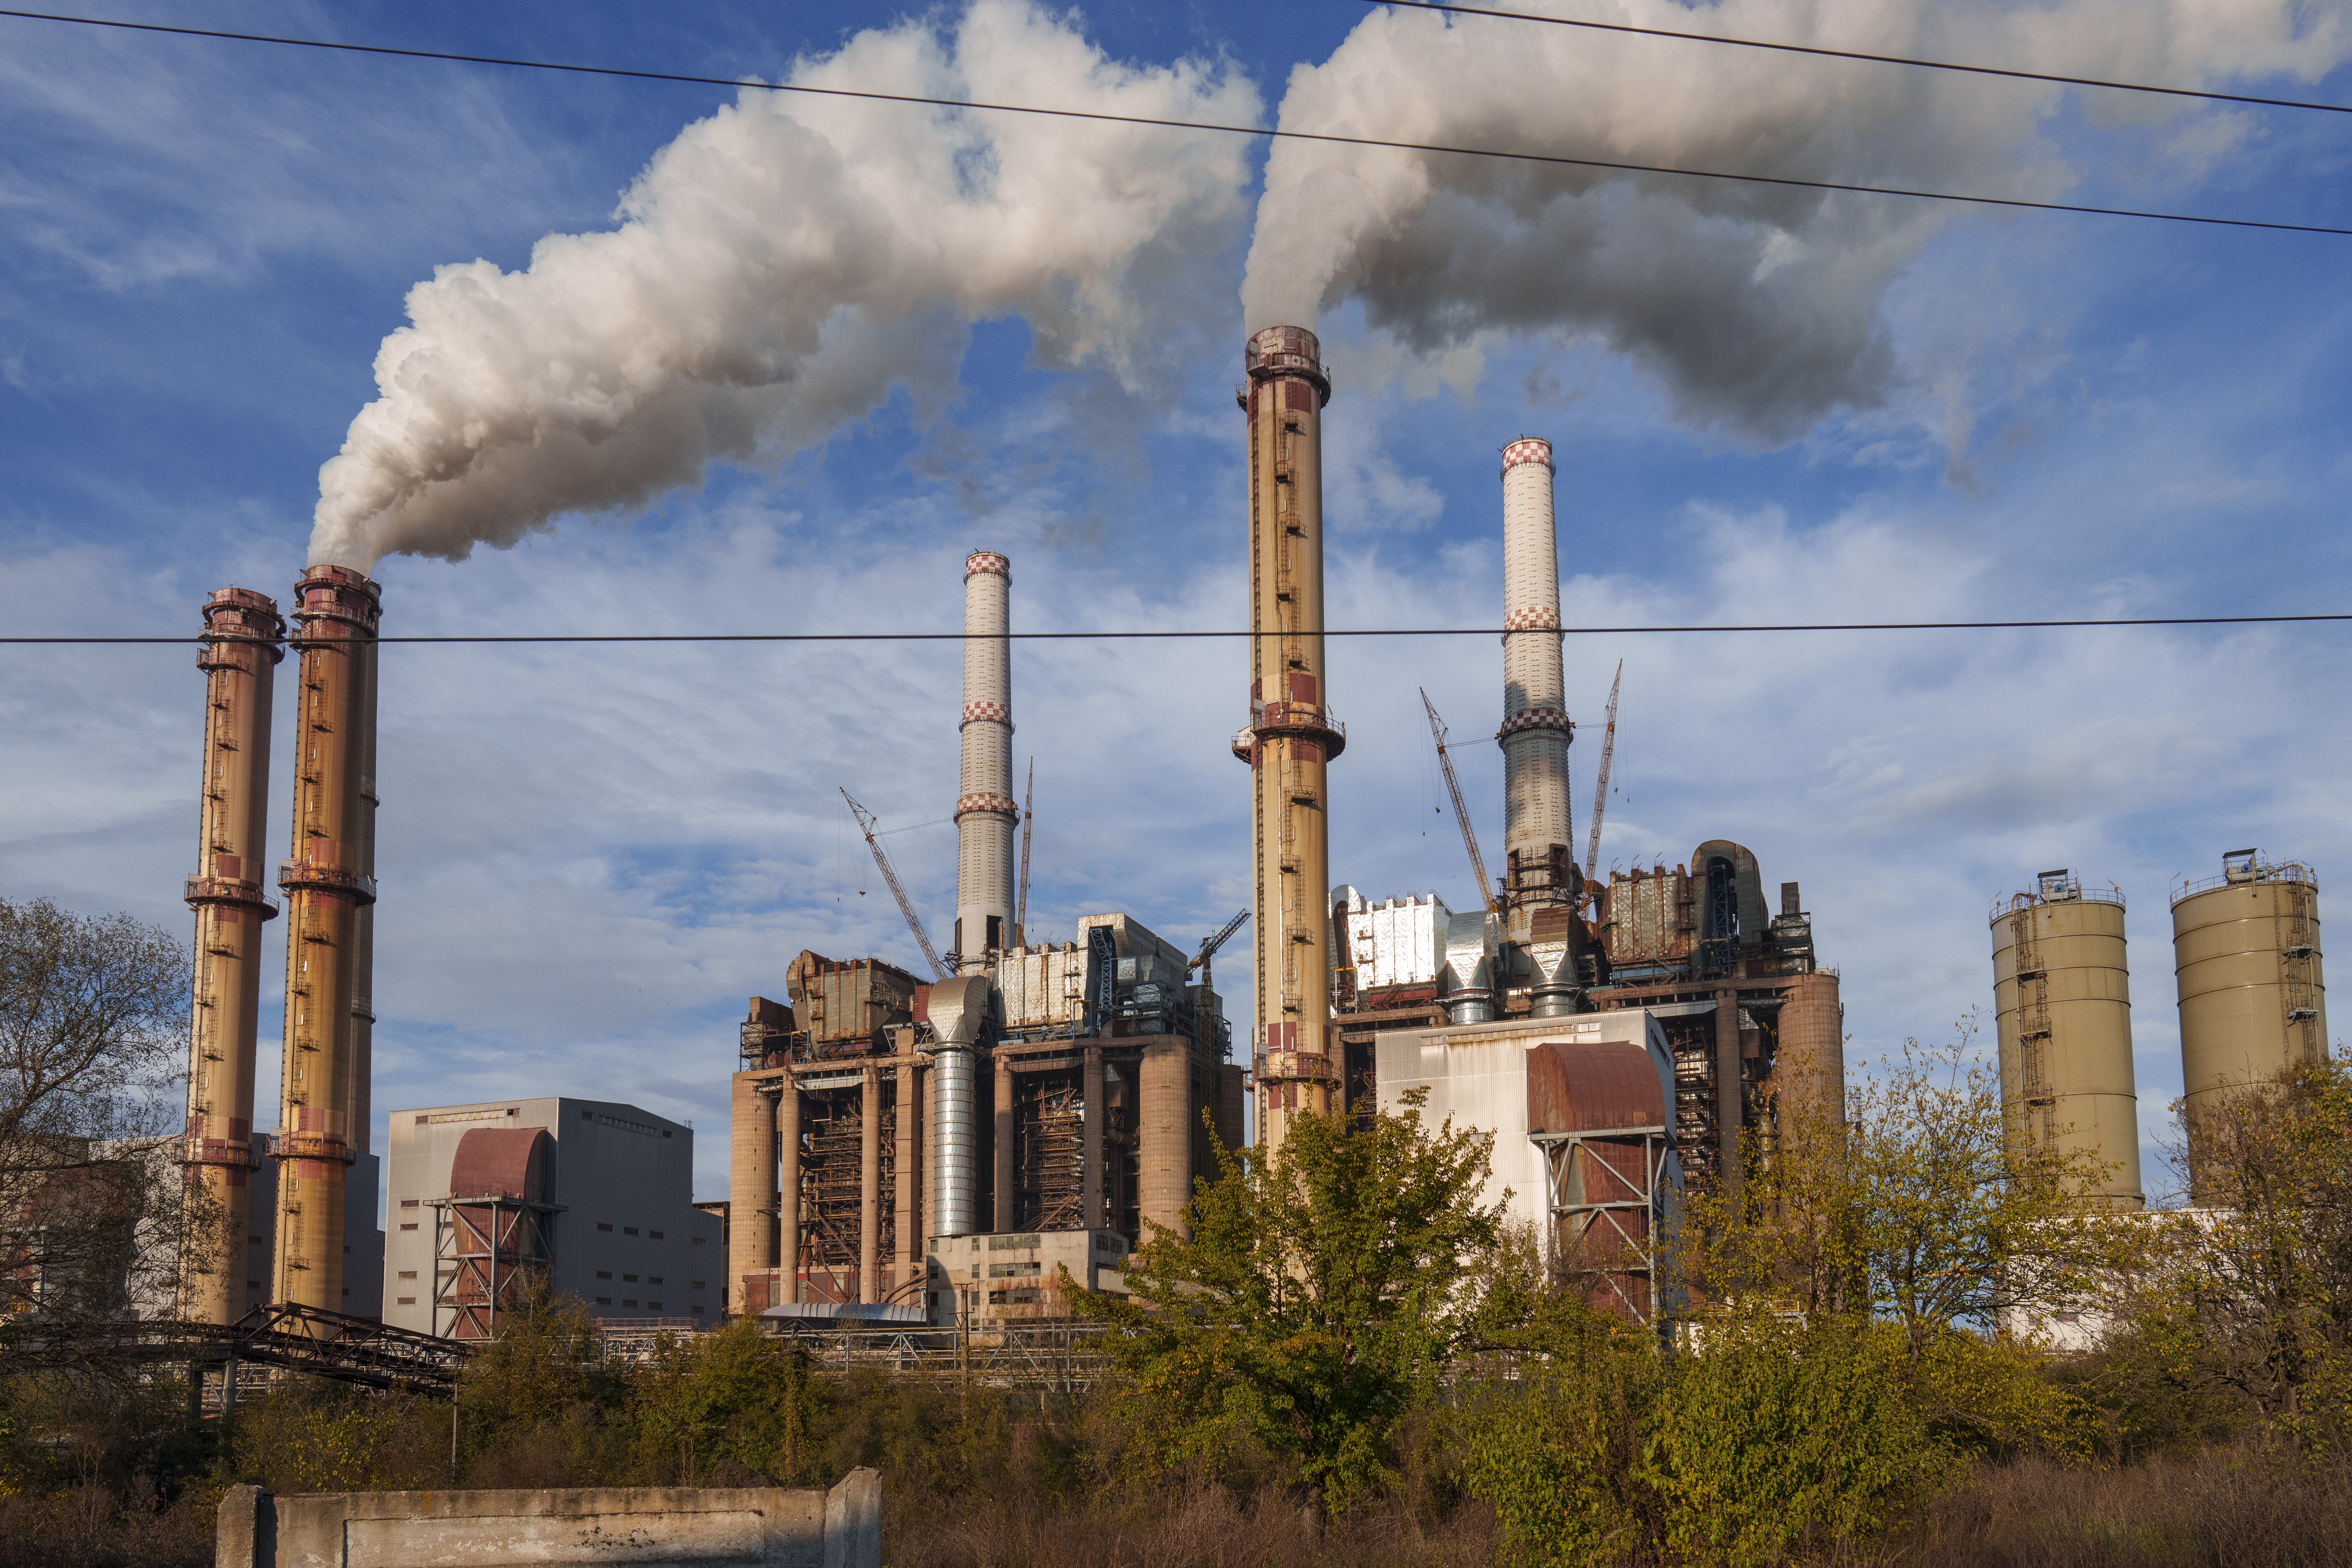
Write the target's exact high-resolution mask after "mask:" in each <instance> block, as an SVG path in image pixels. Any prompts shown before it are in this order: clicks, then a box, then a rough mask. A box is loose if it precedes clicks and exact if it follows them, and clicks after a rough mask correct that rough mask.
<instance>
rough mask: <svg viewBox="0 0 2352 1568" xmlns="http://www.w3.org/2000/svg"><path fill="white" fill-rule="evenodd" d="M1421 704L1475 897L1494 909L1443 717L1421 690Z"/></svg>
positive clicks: (1487, 908)
mask: <svg viewBox="0 0 2352 1568" xmlns="http://www.w3.org/2000/svg"><path fill="white" fill-rule="evenodd" d="M1421 705H1422V706H1423V708H1426V709H1428V710H1429V732H1430V733H1431V734H1432V735H1434V736H1435V737H1437V765H1438V766H1439V767H1441V768H1443V769H1444V770H1445V793H1446V794H1448V795H1452V796H1453V797H1454V821H1456V822H1458V823H1460V824H1461V825H1462V847H1464V848H1465V849H1467V850H1468V851H1470V869H1471V870H1472V871H1473V872H1475V874H1476V876H1477V878H1478V901H1479V902H1480V903H1482V904H1484V905H1486V910H1487V911H1488V912H1489V913H1495V912H1498V911H1497V906H1496V903H1495V889H1494V888H1493V887H1492V886H1491V885H1490V884H1489V883H1488V882H1487V880H1486V857H1485V856H1483V855H1481V854H1479V853H1478V835H1477V832H1476V831H1475V829H1474V828H1472V827H1471V826H1470V808H1469V807H1468V806H1466V805H1463V804H1462V786H1461V784H1458V783H1456V782H1455V780H1454V759H1453V758H1452V757H1450V756H1447V755H1446V754H1445V721H1444V720H1443V719H1440V718H1439V717H1438V716H1437V704H1435V703H1433V702H1432V701H1431V700H1429V693H1428V692H1427V691H1423V692H1422V694H1421Z"/></svg>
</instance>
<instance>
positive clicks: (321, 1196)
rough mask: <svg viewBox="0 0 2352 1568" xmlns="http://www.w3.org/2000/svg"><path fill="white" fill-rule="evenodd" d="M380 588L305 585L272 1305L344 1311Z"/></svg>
mask: <svg viewBox="0 0 2352 1568" xmlns="http://www.w3.org/2000/svg"><path fill="white" fill-rule="evenodd" d="M377 615H378V599H377V590H376V585H375V584H373V583H372V582H370V581H369V580H368V579H367V578H366V577H365V576H363V575H362V574H360V573H357V572H354V571H352V570H351V569H349V568H348V567H342V566H313V567H311V568H310V570H309V571H307V572H305V573H303V574H302V577H301V581H300V582H299V583H298V584H296V585H295V608H294V619H295V622H296V623H297V625H298V626H299V627H300V629H299V631H297V632H296V633H295V635H294V637H293V638H292V642H293V646H294V647H295V648H296V650H297V651H298V653H299V656H300V659H301V664H300V668H299V685H298V687H297V698H296V709H295V715H294V737H295V747H296V751H295V758H294V833H293V846H292V853H291V854H290V855H289V857H288V858H287V859H286V860H285V862H284V863H283V864H282V865H280V866H279V868H278V886H279V887H280V888H282V889H285V891H286V895H287V898H286V911H287V928H288V929H287V932H286V1035H285V1047H284V1051H283V1054H282V1056H281V1058H280V1065H279V1087H278V1136H277V1138H276V1139H275V1140H274V1141H273V1142H272V1144H271V1148H270V1152H271V1154H272V1155H273V1157H275V1158H276V1159H277V1160H278V1226H277V1242H278V1247H277V1251H278V1257H277V1268H276V1285H275V1289H274V1291H273V1293H272V1299H273V1300H278V1301H286V1302H294V1303H299V1304H300V1305H302V1306H308V1307H323V1308H325V1309H326V1310H329V1311H341V1310H343V1290H342V1285H343V1192H344V1187H345V1184H346V1177H347V1175H348V1173H349V1170H350V1167H351V1163H352V1158H353V1156H354V1154H355V1152H356V1151H355V1150H354V1148H353V1146H352V1124H351V1119H352V1101H353V1096H352V1069H353V1067H354V1062H353V1059H352V1014H353V1011H354V1008H355V1006H356V1005H358V1003H359V1000H360V999H361V998H362V997H364V996H365V995H366V994H367V991H368V987H367V984H366V982H365V981H364V979H362V975H361V973H360V971H361V967H362V960H363V957H364V955H363V953H362V947H361V941H362V931H361V924H360V919H359V916H360V911H361V910H362V909H364V908H365V907H366V906H367V905H369V904H371V903H373V902H374V901H375V879H373V877H372V876H370V875H369V874H368V873H367V871H366V870H365V869H364V868H365V866H366V863H367V856H368V851H369V846H368V841H367V840H368V834H369V831H370V828H369V824H368V822H367V818H366V812H365V808H364V805H363V797H362V767H363V766H364V764H365V763H366V760H367V758H368V756H369V754H370V752H371V750H372V748H370V747H368V746H367V745H366V744H365V741H364V734H365V730H366V726H367V720H368V717H369V711H368V710H369V704H368V667H369V662H370V659H371V658H372V656H373V644H374V641H375V632H376V618H377Z"/></svg>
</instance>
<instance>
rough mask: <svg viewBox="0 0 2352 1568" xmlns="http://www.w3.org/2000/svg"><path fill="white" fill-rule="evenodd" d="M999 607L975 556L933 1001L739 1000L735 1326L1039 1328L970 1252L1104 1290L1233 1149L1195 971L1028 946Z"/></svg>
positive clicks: (1109, 933)
mask: <svg viewBox="0 0 2352 1568" xmlns="http://www.w3.org/2000/svg"><path fill="white" fill-rule="evenodd" d="M964 584H965V594H964V611H965V633H966V637H965V654H964V690H963V705H962V708H961V713H960V715H959V728H960V731H961V752H962V770H961V777H960V780H959V789H958V794H957V798H956V809H955V816H956V826H957V837H958V855H957V878H956V905H955V908H956V916H955V923H954V927H953V930H954V942H953V946H952V948H951V949H950V952H949V953H948V954H947V955H946V956H945V957H944V958H940V959H936V960H935V961H934V962H935V973H934V974H933V975H932V977H930V978H929V979H925V978H922V977H919V976H917V975H915V974H913V973H908V971H906V970H904V969H900V968H898V967H897V966H895V965H893V964H891V963H887V962H885V961H883V960H882V959H879V958H873V957H865V958H850V959H841V960H836V959H833V958H828V957H825V956H824V955H822V954H820V953H816V952H803V953H801V954H800V956H799V957H797V958H795V959H794V960H793V962H792V963H791V964H790V965H789V966H788V968H787V970H786V973H785V976H784V985H783V987H782V989H783V991H784V999H782V1000H773V999H771V998H768V997H764V996H754V997H752V998H751V1005H750V1007H749V1010H748V1013H747V1016H746V1017H745V1019H744V1021H743V1025H742V1028H741V1036H740V1070H739V1071H738V1072H737V1073H736V1074H735V1075H734V1079H733V1087H732V1100H731V1104H732V1111H731V1118H732V1142H731V1144H730V1198H729V1214H728V1227H727V1234H728V1242H729V1245H728V1253H729V1261H728V1268H727V1289H728V1298H727V1299H728V1304H729V1307H730V1310H734V1311H738V1312H749V1313H761V1314H765V1315H768V1316H771V1317H775V1318H793V1317H800V1316H806V1315H810V1312H811V1310H814V1309H826V1310H831V1309H847V1308H859V1309H868V1310H865V1311H859V1312H847V1313H841V1314H835V1315H846V1316H852V1317H858V1316H863V1317H867V1318H872V1319H875V1320H877V1321H902V1320H903V1319H904V1318H906V1317H910V1316H911V1317H923V1318H928V1317H929V1316H930V1315H932V1314H933V1313H934V1312H941V1311H945V1312H957V1313H961V1314H963V1317H964V1321H982V1322H985V1321H1005V1320H1013V1319H1019V1318H1024V1317H1034V1316H1036V1315H1038V1312H1039V1310H1040V1298H1039V1296H1038V1294H1037V1292H1038V1290H1039V1289H1043V1288H1044V1287H1040V1286H1038V1285H1035V1284H1028V1285H1007V1284H1003V1283H998V1284H995V1285H993V1286H991V1285H989V1284H987V1283H986V1281H987V1280H988V1279H991V1278H995V1279H1000V1280H1003V1279H1013V1275H1010V1274H1006V1275H999V1276H993V1277H992V1276H989V1275H986V1274H983V1275H982V1276H981V1277H980V1279H981V1283H980V1285H979V1286H978V1288H976V1289H975V1288H973V1281H972V1277H971V1274H970V1269H971V1267H972V1264H971V1259H970V1258H969V1257H968V1256H966V1255H967V1254H969V1253H970V1252H971V1246H970V1242H971V1238H974V1237H989V1238H992V1240H993V1241H996V1242H1000V1243H1001V1242H1003V1241H1004V1240H1005V1238H1007V1237H1026V1238H1027V1241H1028V1246H1027V1247H1026V1249H1025V1251H1024V1256H1023V1258H1019V1259H1009V1258H995V1259H994V1260H993V1264H992V1266H994V1267H1002V1268H1013V1267H1014V1266H1015V1264H1019V1265H1021V1266H1023V1267H1027V1266H1029V1265H1036V1264H1039V1259H1040V1258H1041V1257H1044V1256H1045V1255H1048V1254H1050V1255H1052V1256H1053V1258H1054V1260H1055V1261H1057V1262H1058V1261H1069V1262H1074V1263H1075V1264H1076V1274H1077V1276H1078V1277H1079V1278H1081V1279H1094V1278H1096V1277H1097V1275H1098V1274H1099V1272H1100V1268H1098V1266H1097V1262H1096V1260H1097V1258H1111V1259H1114V1260H1115V1259H1117V1258H1123V1257H1124V1256H1125V1255H1126V1253H1127V1251H1128V1250H1129V1249H1130V1248H1131V1247H1133V1245H1134V1244H1135V1243H1136V1242H1137V1241H1139V1239H1141V1238H1142V1237H1144V1236H1145V1235H1146V1234H1147V1227H1148V1226H1150V1225H1151V1224H1154V1223H1157V1224H1160V1225H1164V1226H1178V1225H1180V1224H1181V1215H1182V1211H1183V1207H1184V1205H1185V1203H1186V1202H1187V1201H1188V1200H1189V1199H1190V1198H1191V1196H1192V1181H1193V1178H1194V1177H1195V1176H1196V1175H1199V1174H1202V1173H1210V1172H1212V1171H1213V1170H1214V1169H1215V1161H1216V1156H1215V1152H1214V1150H1213V1147H1212V1143H1211V1140H1212V1138H1216V1139H1221V1140H1223V1142H1225V1143H1226V1144H1227V1145H1228V1146H1232V1145H1236V1144H1238V1143H1239V1142H1240V1141H1241V1138H1242V1129H1241V1122H1242V1093H1243V1077H1242V1069H1241V1068H1239V1067H1237V1066H1235V1065H1234V1064H1232V1063H1231V1062H1229V1061H1228V1060H1227V1058H1228V1057H1229V1055H1230V1054H1231V1049H1232V1037H1231V1031H1230V1029H1229V1027H1228V1026H1227V1025H1226V1024H1225V1021H1224V1017H1223V1009H1222V1007H1221V1005H1219V1002H1218V999H1217V995H1216V992H1215V989H1214V987H1213V983H1212V981H1211V978H1210V970H1209V964H1208V954H1207V951H1205V950H1204V951H1203V952H1200V953H1196V954H1191V955H1188V954H1187V953H1185V952H1183V951H1182V950H1181V949H1179V948H1177V947H1175V946H1173V945H1171V943H1169V942H1166V941H1165V940H1163V939H1162V938H1160V936H1158V935H1156V934H1155V933H1154V932H1152V931H1150V930H1149V929H1147V928H1146V927H1145V926H1144V925H1143V924H1142V923H1141V922H1140V921H1137V920H1135V919H1134V918H1133V917H1132V916H1130V915H1128V914H1125V913H1121V912H1116V911H1112V912H1105V913H1101V914H1092V915H1087V916H1085V917H1084V918H1082V919H1081V920H1080V921H1078V929H1077V935H1076V940H1075V941H1071V942H1061V943H1047V942H1039V943H1034V944H1033V943H1029V942H1026V941H1025V934H1026V933H1025V932H1024V931H1022V930H1021V929H1020V923H1019V921H1018V919H1017V916H1018V913H1019V910H1018V901H1017V900H1016V897H1015V889H1014V875H1015V871H1014V850H1013V829H1014V827H1015V826H1017V824H1018V821H1019V818H1020V807H1019V805H1017V804H1016V803H1015V802H1014V801H1013V797H1012V787H1013V778H1012V734H1013V690H1012V665H1011V659H1010V657H1009V654H1008V653H1007V651H1006V650H1007V648H1008V647H1009V643H1008V639H1007V637H1006V633H1007V632H1008V630H1009V628H1010V594H1011V584H1012V563H1010V561H1009V560H1007V558H1006V557H1004V556H1003V555H1002V554H999V553H997V552H993V551H975V552H972V553H971V555H970V556H969V557H967V558H966V560H965V563H964ZM853 804H854V803H853ZM877 859H879V860H880V861H881V862H882V864H883V868H884V870H885V873H886V875H887V877H888V879H889V880H890V883H891V886H892V889H893V891H894V892H899V893H900V895H901V900H902V907H904V908H905V909H906V910H907V913H908V918H909V921H910V922H911V924H912V926H913V929H914V933H915V936H916V938H917V943H918V945H919V946H920V947H921V948H922V949H923V951H924V952H925V955H926V957H927V958H929V957H931V955H932V954H931V948H930V944H929V937H928V936H927V935H926V934H925V932H924V931H923V928H922V923H921V921H920V920H919V918H917V917H916V916H915V915H914V911H913V908H912V906H911V904H906V903H904V899H903V892H902V890H901V889H899V888H898V882H897V878H896V874H895V872H891V871H890V870H889V868H888V866H887V857H884V856H882V855H881V854H880V852H879V850H878V848H877ZM1231 930H1232V928H1231V927H1228V928H1227V931H1228V933H1229V932H1230V931H1231ZM1204 1114H1205V1115H1206V1116H1207V1117H1208V1118H1209V1119H1210V1121H1213V1123H1214V1131H1211V1129H1210V1126H1209V1124H1208V1123H1207V1122H1204V1121H1203V1116H1204ZM1041 1237H1042V1238H1043V1239H1042V1240H1041V1239H1040V1238H1041ZM1040 1247H1043V1248H1044V1252H1043V1253H1040V1252H1039V1248H1040ZM999 1250H1003V1248H1002V1247H1000V1248H999ZM1063 1252H1067V1253H1068V1254H1069V1257H1068V1258H1062V1257H1061V1256H1060V1255H1061V1253H1063ZM1041 1266H1042V1265H1041ZM1114 1271H1115V1270H1114ZM1030 1272H1031V1273H1033V1274H1034V1272H1035V1269H1034V1268H1031V1269H1030ZM950 1274H952V1275H953V1277H954V1279H955V1280H956V1281H958V1282H960V1283H961V1287H962V1288H961V1289H953V1288H950V1283H949V1279H950ZM1047 1306H1049V1307H1053V1308H1054V1310H1055V1311H1059V1310H1061V1309H1060V1307H1059V1306H1057V1305H1055V1303H1047Z"/></svg>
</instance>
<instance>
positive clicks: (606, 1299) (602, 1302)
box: [596, 1296, 613, 1307]
mask: <svg viewBox="0 0 2352 1568" xmlns="http://www.w3.org/2000/svg"><path fill="white" fill-rule="evenodd" d="M612 1304H613V1298H611V1297H610V1296H599V1297H597V1298H596V1305H598V1306H600V1307H609V1306H611V1305H612Z"/></svg>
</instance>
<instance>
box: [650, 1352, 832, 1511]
mask: <svg viewBox="0 0 2352 1568" xmlns="http://www.w3.org/2000/svg"><path fill="white" fill-rule="evenodd" d="M629 1413H630V1415H631V1416H632V1418H633V1419H634V1421H635V1426H636V1447H637V1453H638V1458H639V1468H641V1469H642V1470H644V1471H645V1472H646V1473H647V1474H649V1475H659V1476H661V1477H662V1478H663V1479H665V1480H671V1481H674V1482H675V1483H676V1484H677V1485H680V1486H707V1485H711V1484H720V1485H727V1484H733V1485H742V1484H745V1481H746V1480H747V1479H750V1478H751V1477H763V1478H766V1479H770V1480H772V1481H776V1482H780V1483H782V1484H786V1485H790V1484H792V1483H793V1482H794V1481H799V1480H803V1479H814V1477H813V1476H812V1475H811V1474H810V1472H811V1470H812V1469H813V1468H814V1467H813V1465H812V1463H811V1460H812V1458H813V1451H814V1439H813V1435H814V1432H815V1431H816V1430H817V1429H818V1428H819V1427H820V1426H821V1425H822V1423H823V1421H824V1415H825V1400H824V1389H823V1386H822V1384H820V1383H819V1382H818V1381H817V1379H816V1378H815V1376H814V1373H812V1371H811V1369H810V1365H809V1357H808V1352H806V1351H804V1350H802V1349H800V1348H799V1347H797V1346H793V1347H788V1348H784V1349H779V1348H778V1347H777V1346H776V1345H775V1344H774V1342H772V1341H770V1340H769V1339H767V1338H766V1337H765V1336H764V1335H762V1334H761V1332H760V1325H759V1323H758V1321H755V1320H753V1319H750V1318H739V1319H737V1320H736V1321H734V1322H731V1323H730V1324H728V1325H727V1326H726V1327H725V1328H723V1329H721V1330H720V1331H719V1332H717V1333H715V1334H708V1335H701V1336H697V1337H695V1338H692V1339H688V1340H683V1341H673V1342H666V1343H664V1344H663V1345H662V1347H661V1349H660V1351H659V1352H658V1353H657V1354H656V1357H655V1360H654V1364H653V1365H652V1367H651V1368H649V1369H648V1370H647V1371H646V1373H644V1374H642V1375H641V1376H639V1377H638V1378H637V1379H636V1380H635V1386H634V1387H633V1388H632V1390H631V1393H630V1400H629Z"/></svg>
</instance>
